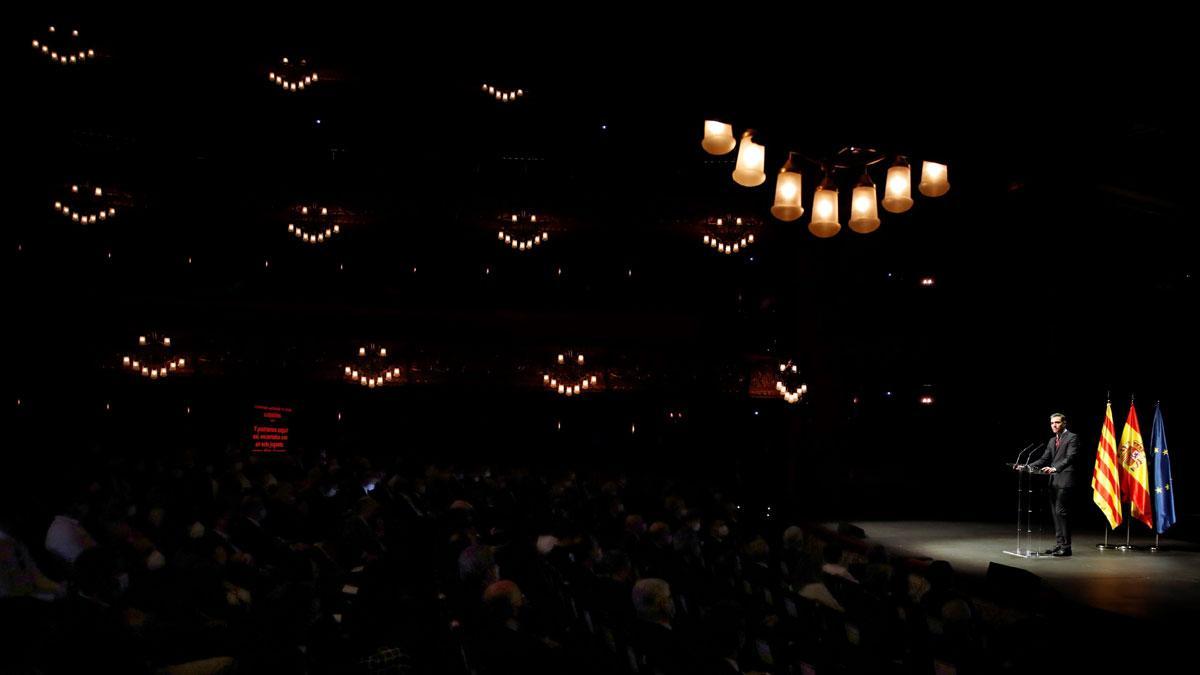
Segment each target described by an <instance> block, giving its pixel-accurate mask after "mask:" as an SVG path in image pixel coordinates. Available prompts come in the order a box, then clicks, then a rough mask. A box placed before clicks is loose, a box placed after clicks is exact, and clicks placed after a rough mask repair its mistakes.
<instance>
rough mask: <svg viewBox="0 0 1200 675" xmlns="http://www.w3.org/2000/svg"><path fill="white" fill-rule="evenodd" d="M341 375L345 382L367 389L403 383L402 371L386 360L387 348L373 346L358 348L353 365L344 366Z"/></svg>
mask: <svg viewBox="0 0 1200 675" xmlns="http://www.w3.org/2000/svg"><path fill="white" fill-rule="evenodd" d="M342 374H343V376H344V377H345V379H346V381H347V382H350V383H353V384H357V385H359V386H360V387H366V388H368V389H375V388H377V387H383V386H386V385H390V384H400V383H402V382H403V381H404V370H402V369H401V368H400V367H399V366H396V365H393V364H392V363H391V362H390V361H389V360H388V350H387V348H386V347H380V346H379V345H375V344H370V345H367V346H365V347H359V348H358V359H356V360H355V362H354V364H353V365H349V366H344V367H343V368H342Z"/></svg>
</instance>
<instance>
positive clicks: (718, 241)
mask: <svg viewBox="0 0 1200 675" xmlns="http://www.w3.org/2000/svg"><path fill="white" fill-rule="evenodd" d="M758 226H759V222H758V221H757V220H754V219H753V218H742V217H738V216H722V217H720V218H709V219H708V220H705V221H704V223H703V226H702V228H701V229H702V230H703V231H704V234H703V236H702V237H701V238H700V240H701V241H703V242H704V245H705V246H708V247H709V248H711V249H713V250H714V251H716V252H717V253H724V254H726V255H729V254H733V253H740V252H742V251H744V250H746V248H747V247H749V246H750V245H751V244H753V243H754V230H757V229H758Z"/></svg>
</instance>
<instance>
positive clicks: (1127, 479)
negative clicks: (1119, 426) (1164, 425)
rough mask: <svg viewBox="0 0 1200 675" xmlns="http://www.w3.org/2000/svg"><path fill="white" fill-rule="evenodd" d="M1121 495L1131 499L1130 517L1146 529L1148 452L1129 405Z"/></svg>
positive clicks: (1123, 437)
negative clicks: (1143, 444) (1138, 521)
mask: <svg viewBox="0 0 1200 675" xmlns="http://www.w3.org/2000/svg"><path fill="white" fill-rule="evenodd" d="M1117 457H1118V458H1119V459H1120V460H1121V494H1122V495H1124V496H1125V498H1127V499H1129V516H1130V517H1131V518H1133V519H1134V520H1140V521H1141V522H1142V524H1143V525H1145V526H1146V527H1154V525H1153V524H1152V523H1151V522H1150V481H1149V479H1148V478H1147V476H1146V450H1145V448H1144V447H1143V446H1142V430H1141V429H1140V428H1138V419H1137V411H1136V410H1134V407H1133V404H1132V403H1130V404H1129V416H1128V417H1126V418H1125V429H1124V430H1123V431H1122V432H1121V448H1120V451H1119V452H1118V453H1117Z"/></svg>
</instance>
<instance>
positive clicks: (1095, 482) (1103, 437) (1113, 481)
mask: <svg viewBox="0 0 1200 675" xmlns="http://www.w3.org/2000/svg"><path fill="white" fill-rule="evenodd" d="M1105 408H1106V410H1105V411H1104V428H1102V429H1101V430H1100V446H1099V447H1098V448H1096V469H1095V471H1093V472H1092V501H1094V502H1096V506H1099V507H1100V510H1101V511H1103V512H1104V517H1105V518H1108V525H1109V527H1111V528H1113V529H1114V530H1115V529H1117V526H1118V525H1120V524H1121V478H1120V474H1118V473H1117V432H1116V428H1115V427H1114V426H1113V418H1112V403H1109V404H1108V405H1107V406H1105Z"/></svg>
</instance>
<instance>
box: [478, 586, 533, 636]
mask: <svg viewBox="0 0 1200 675" xmlns="http://www.w3.org/2000/svg"><path fill="white" fill-rule="evenodd" d="M483 604H484V606H485V607H487V610H488V615H489V616H490V617H492V618H493V619H494V620H496V621H498V622H501V623H509V625H512V623H511V622H516V621H520V619H521V616H522V614H523V612H524V608H525V594H524V593H522V592H521V588H520V587H519V586H517V585H516V584H515V583H513V582H512V581H509V580H507V579H502V580H500V581H493V582H492V583H490V584H488V587H487V588H486V589H484V591H483Z"/></svg>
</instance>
